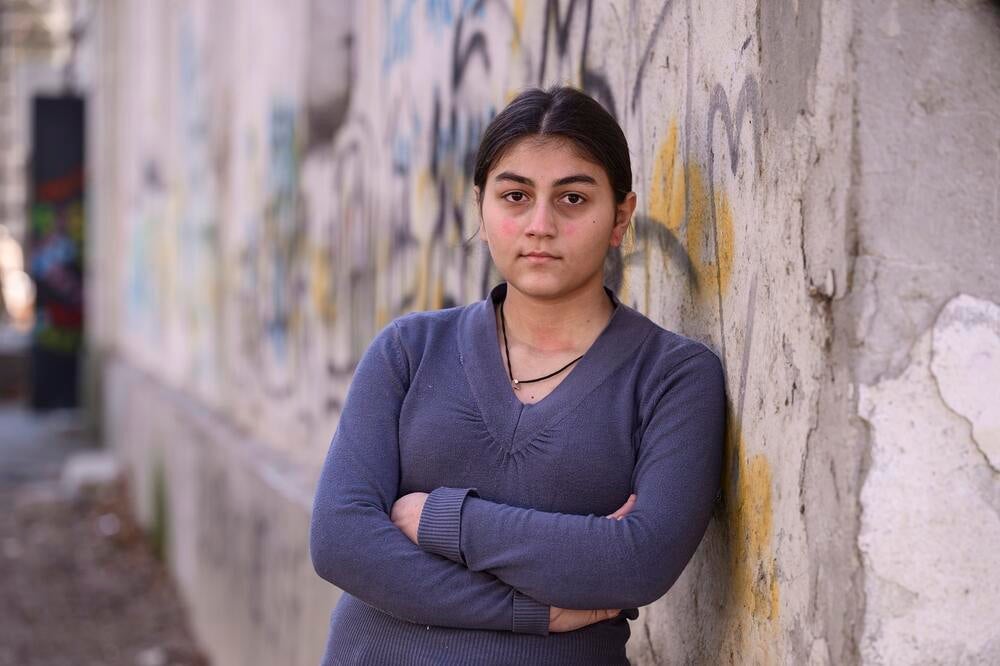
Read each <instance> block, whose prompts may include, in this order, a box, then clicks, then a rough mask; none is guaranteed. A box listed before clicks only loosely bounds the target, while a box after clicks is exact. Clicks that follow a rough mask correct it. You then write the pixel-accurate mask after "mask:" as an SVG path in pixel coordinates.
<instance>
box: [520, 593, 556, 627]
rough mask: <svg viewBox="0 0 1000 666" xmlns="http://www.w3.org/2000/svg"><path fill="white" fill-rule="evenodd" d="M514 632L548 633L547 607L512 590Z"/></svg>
mask: <svg viewBox="0 0 1000 666" xmlns="http://www.w3.org/2000/svg"><path fill="white" fill-rule="evenodd" d="M514 633H515V634H536V635H538V636H548V635H549V607H548V606H546V605H545V604H543V603H539V602H537V601H535V600H534V599H532V598H531V597H529V596H527V595H525V594H521V593H520V592H518V591H517V590H514Z"/></svg>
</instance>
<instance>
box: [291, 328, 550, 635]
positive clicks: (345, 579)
mask: <svg viewBox="0 0 1000 666" xmlns="http://www.w3.org/2000/svg"><path fill="white" fill-rule="evenodd" d="M398 336H399V334H398V330H397V329H396V327H395V325H390V326H388V327H387V328H386V329H384V330H383V331H382V332H381V333H380V334H379V335H378V337H377V338H376V339H375V341H374V342H373V343H372V345H371V347H370V348H369V349H368V351H367V352H366V353H365V356H364V358H363V359H362V360H361V363H360V364H359V365H358V368H357V371H356V372H355V376H354V379H353V381H352V383H351V388H350V391H349V392H348V396H347V401H346V403H345V405H344V410H343V413H342V414H341V417H340V422H339V424H338V427H337V432H336V434H335V435H334V438H333V442H332V444H331V446H330V451H329V453H328V454H327V458H326V462H325V464H324V467H323V471H322V474H321V476H320V480H319V486H318V489H317V492H316V498H315V501H314V503H313V513H312V522H311V526H310V553H311V556H312V562H313V566H314V568H315V569H316V572H317V573H318V574H319V575H320V576H321V577H322V578H324V579H325V580H327V581H329V582H331V583H333V584H334V585H336V586H337V587H339V588H341V589H342V590H344V591H346V592H348V593H350V594H352V595H354V596H355V597H357V598H359V599H361V600H362V601H364V602H365V603H368V604H370V605H372V606H374V607H376V608H378V609H380V610H382V611H384V612H386V613H389V614H390V615H393V616H395V617H398V618H400V619H402V620H407V621H409V622H415V623H419V624H431V625H437V626H447V627H458V628H467V629H492V630H501V631H515V632H519V633H534V634H542V635H544V634H545V633H547V631H548V625H549V607H548V606H547V605H545V604H540V603H538V602H537V601H535V600H533V599H531V598H530V597H528V596H526V595H523V594H521V593H520V592H518V591H517V590H515V589H514V588H513V587H511V586H510V585H508V584H506V583H503V582H502V581H500V580H498V579H497V578H496V577H495V576H493V575H492V574H489V573H485V572H476V571H471V570H469V569H468V568H466V567H465V566H464V565H462V564H458V563H456V562H453V561H449V560H448V559H445V558H442V557H439V556H438V555H436V554H433V553H430V552H428V551H426V550H423V549H421V548H420V547H419V546H417V545H415V544H413V543H412V542H411V541H410V540H409V539H408V538H407V537H406V536H405V535H404V534H403V533H402V532H400V531H399V529H398V528H397V527H396V526H395V525H394V524H393V523H392V521H391V520H390V517H389V512H390V509H391V507H392V504H393V502H394V500H395V499H396V497H397V494H398V487H399V447H398V434H397V432H398V422H399V411H400V407H401V405H402V401H403V398H404V397H405V395H406V391H407V388H408V385H409V370H408V363H407V359H406V355H405V353H404V352H403V350H402V346H401V343H400V340H399V337H398Z"/></svg>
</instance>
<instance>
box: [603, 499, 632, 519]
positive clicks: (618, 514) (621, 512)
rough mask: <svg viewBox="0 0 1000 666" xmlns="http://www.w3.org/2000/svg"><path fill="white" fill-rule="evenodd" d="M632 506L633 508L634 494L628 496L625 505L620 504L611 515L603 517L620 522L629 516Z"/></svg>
mask: <svg viewBox="0 0 1000 666" xmlns="http://www.w3.org/2000/svg"><path fill="white" fill-rule="evenodd" d="M634 506H635V493H632V494H631V495H629V496H628V499H627V500H625V503H624V504H622V505H621V506H620V507H618V510H617V511H615V512H614V513H612V514H611V515H610V516H605V517H606V518H614V519H615V520H621V519H622V518H624V517H625V516H627V515H628V514H629V512H630V511H631V510H632V507H634Z"/></svg>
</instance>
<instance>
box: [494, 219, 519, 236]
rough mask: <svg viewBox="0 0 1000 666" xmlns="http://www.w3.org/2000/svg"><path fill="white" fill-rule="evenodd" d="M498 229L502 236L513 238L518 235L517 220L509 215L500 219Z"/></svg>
mask: <svg viewBox="0 0 1000 666" xmlns="http://www.w3.org/2000/svg"><path fill="white" fill-rule="evenodd" d="M498 229H499V231H500V234H501V235H502V236H506V237H508V238H513V237H514V236H517V235H518V228H517V221H516V220H514V219H512V218H509V217H508V218H505V219H503V220H500V224H499V226H498Z"/></svg>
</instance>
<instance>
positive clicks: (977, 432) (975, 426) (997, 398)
mask: <svg viewBox="0 0 1000 666" xmlns="http://www.w3.org/2000/svg"><path fill="white" fill-rule="evenodd" d="M932 352H933V353H932V357H931V372H932V373H933V374H934V377H935V378H936V379H937V383H938V387H939V388H940V389H941V397H942V398H943V399H944V402H945V404H947V405H948V406H949V407H951V408H952V409H953V410H954V411H955V412H957V413H958V414H961V415H962V416H964V417H965V418H967V419H968V420H969V423H971V424H972V438H973V439H974V440H975V442H976V444H977V445H978V446H979V448H980V450H982V452H983V454H985V456H986V458H987V460H989V461H990V465H992V466H993V469H995V470H1000V306H998V305H997V304H996V303H991V302H990V301H984V300H980V299H978V298H974V297H972V296H968V295H965V294H963V295H961V296H957V297H956V298H953V299H952V300H951V301H949V302H948V305H946V306H945V308H944V310H942V311H941V314H940V316H938V319H937V323H935V325H934V337H933V349H932Z"/></svg>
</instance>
